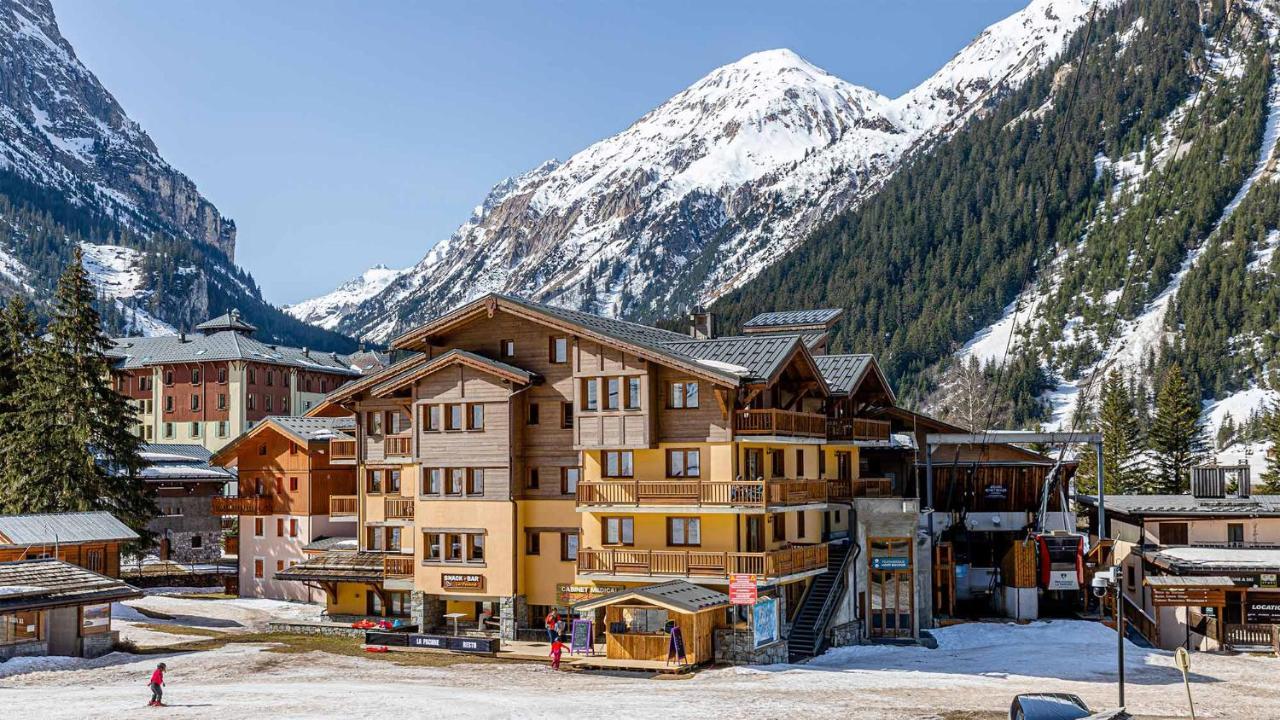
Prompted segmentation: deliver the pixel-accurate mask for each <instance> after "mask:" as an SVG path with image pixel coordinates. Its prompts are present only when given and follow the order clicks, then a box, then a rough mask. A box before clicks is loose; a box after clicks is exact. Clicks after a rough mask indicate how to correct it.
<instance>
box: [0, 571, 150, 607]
mask: <svg viewBox="0 0 1280 720" xmlns="http://www.w3.org/2000/svg"><path fill="white" fill-rule="evenodd" d="M139 597H142V591H141V590H139V589H137V588H135V587H133V586H132V585H129V584H127V583H125V582H123V581H121V580H116V579H115V578H109V577H107V576H105V575H99V574H98V573H96V572H93V571H91V570H86V569H84V568H82V567H79V566H78V565H72V564H71V563H68V562H63V561H62V560H55V559H53V558H43V559H40V560H20V561H17V562H4V563H0V613H11V612H19V611H23V610H42V609H45V608H56V607H66V606H68V605H86V604H88V603H106V602H117V601H120V600H129V599H132V598H139Z"/></svg>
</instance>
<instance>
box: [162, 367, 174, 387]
mask: <svg viewBox="0 0 1280 720" xmlns="http://www.w3.org/2000/svg"><path fill="white" fill-rule="evenodd" d="M164 384H165V385H172V384H173V371H172V370H165V371H164Z"/></svg>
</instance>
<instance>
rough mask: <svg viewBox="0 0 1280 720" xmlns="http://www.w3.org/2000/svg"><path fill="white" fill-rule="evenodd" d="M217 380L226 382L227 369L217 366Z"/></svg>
mask: <svg viewBox="0 0 1280 720" xmlns="http://www.w3.org/2000/svg"><path fill="white" fill-rule="evenodd" d="M218 382H220V383H223V384H225V383H226V382H227V369H226V368H218Z"/></svg>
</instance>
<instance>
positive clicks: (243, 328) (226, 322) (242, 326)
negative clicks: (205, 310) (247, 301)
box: [196, 310, 258, 334]
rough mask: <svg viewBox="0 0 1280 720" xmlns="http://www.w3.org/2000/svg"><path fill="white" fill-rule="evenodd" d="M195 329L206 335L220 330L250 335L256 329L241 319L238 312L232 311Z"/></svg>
mask: <svg viewBox="0 0 1280 720" xmlns="http://www.w3.org/2000/svg"><path fill="white" fill-rule="evenodd" d="M196 329H197V330H199V331H200V332H203V333H206V334H208V333H214V332H219V331H222V330H235V331H238V332H243V333H252V332H254V331H256V330H257V329H258V328H256V327H254V326H253V325H250V324H249V323H248V322H246V321H245V320H244V318H241V317H240V311H239V310H232V311H231V312H227V313H223V314H222V315H219V316H218V317H216V318H210V319H209V320H205V321H204V322H202V323H200V324H199V325H197V326H196Z"/></svg>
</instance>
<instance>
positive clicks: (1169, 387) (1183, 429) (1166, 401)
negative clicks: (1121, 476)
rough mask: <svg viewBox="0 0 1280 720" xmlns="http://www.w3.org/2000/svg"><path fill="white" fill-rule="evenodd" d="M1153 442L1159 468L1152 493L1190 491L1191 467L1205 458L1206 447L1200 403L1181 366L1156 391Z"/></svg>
mask: <svg viewBox="0 0 1280 720" xmlns="http://www.w3.org/2000/svg"><path fill="white" fill-rule="evenodd" d="M1150 441H1151V443H1150V444H1151V451H1152V452H1153V453H1154V455H1155V466H1156V467H1155V469H1156V472H1155V476H1154V477H1153V478H1152V486H1151V492H1154V493H1163V494H1170V495H1176V494H1178V493H1183V492H1186V491H1187V489H1188V488H1190V487H1191V467H1192V466H1193V465H1195V464H1197V463H1199V462H1200V461H1201V459H1203V458H1204V455H1205V451H1206V447H1205V441H1204V432H1203V429H1202V428H1201V426H1200V407H1199V403H1198V402H1197V401H1196V397H1195V394H1194V393H1193V392H1192V390H1191V386H1190V385H1189V384H1188V383H1187V378H1186V376H1185V375H1183V373H1182V366H1181V365H1179V364H1178V363H1173V364H1172V365H1170V366H1169V368H1168V369H1167V370H1166V371H1165V374H1164V378H1163V382H1161V383H1160V388H1159V390H1157V391H1156V412H1155V417H1154V418H1153V419H1152V421H1151V438H1150Z"/></svg>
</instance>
